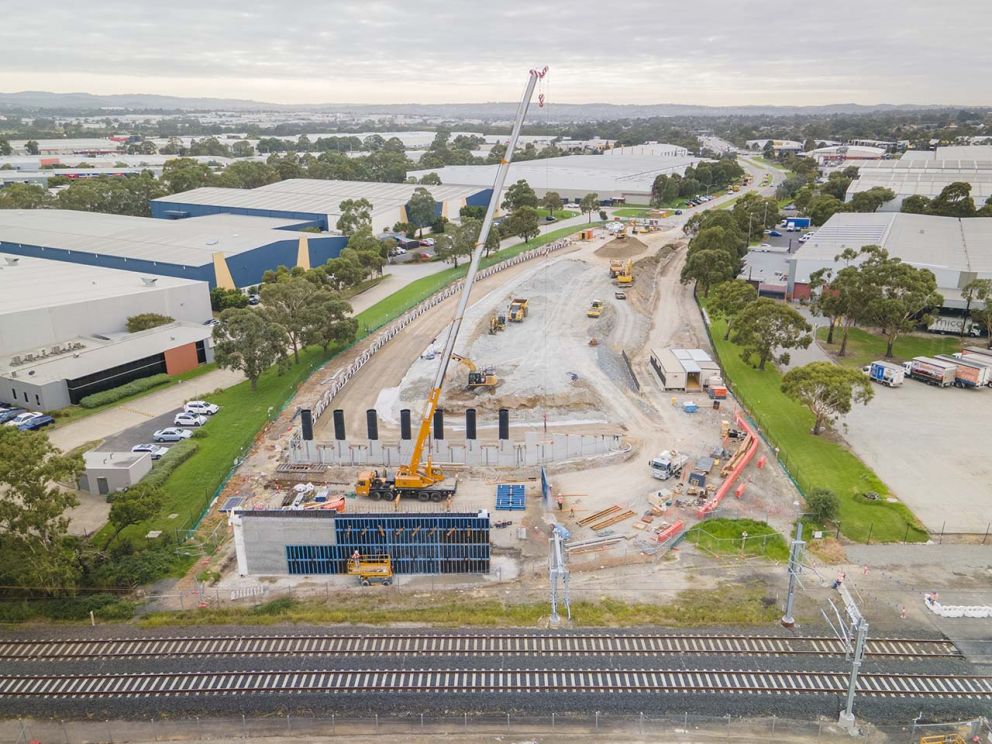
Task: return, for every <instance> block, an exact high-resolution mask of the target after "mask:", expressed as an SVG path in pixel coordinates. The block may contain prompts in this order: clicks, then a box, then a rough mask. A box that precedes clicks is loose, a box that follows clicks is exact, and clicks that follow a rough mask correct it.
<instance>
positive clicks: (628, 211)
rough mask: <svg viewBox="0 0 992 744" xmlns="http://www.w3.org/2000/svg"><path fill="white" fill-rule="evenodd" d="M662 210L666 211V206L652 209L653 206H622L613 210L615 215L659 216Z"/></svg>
mask: <svg viewBox="0 0 992 744" xmlns="http://www.w3.org/2000/svg"><path fill="white" fill-rule="evenodd" d="M662 211H666V210H665V209H664V208H660V209H651V208H640V207H622V208H620V209H614V210H613V216H614V217H658V216H659V215H660V214H661V212H662Z"/></svg>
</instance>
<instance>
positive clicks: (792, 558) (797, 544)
mask: <svg viewBox="0 0 992 744" xmlns="http://www.w3.org/2000/svg"><path fill="white" fill-rule="evenodd" d="M805 545H806V543H805V542H803V523H802V521H800V520H797V521H796V536H795V538H793V540H792V549H791V550H790V551H789V593H788V594H787V595H786V596H785V614H784V615H782V625H784V626H785V627H786V628H793V627H795V625H796V619H795V618H794V617H793V616H792V605H793V603H794V602H795V599H796V583H797V582H798V580H799V572H800V571H801V570H802V554H803V547H805Z"/></svg>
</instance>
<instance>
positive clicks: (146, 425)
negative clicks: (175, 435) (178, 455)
mask: <svg viewBox="0 0 992 744" xmlns="http://www.w3.org/2000/svg"><path fill="white" fill-rule="evenodd" d="M181 410H182V409H181V408H177V409H176V410H174V411H169V412H168V413H163V414H161V415H159V416H155V417H154V418H150V419H148V420H147V421H144V422H142V423H140V424H138V425H137V426H132V427H130V428H129V429H124V431H121V432H118V433H117V434H114V435H113V436H110V437H107V438H106V439H105V440H103V444H101V445H100V446H99V447H97V448H96V451H97V452H127V451H129V450H130V449H131V448H132V447H133V446H134V445H136V444H145V443H146V442H152V441H154V440H153V439H152V434H153V433H154V432H156V431H158V430H159V429H164V428H166V427H168V426H172V425H173V424H172V421H173V419H174V418H175V416H176V414H177V413H179V411H181ZM173 444H175V442H161V446H162V447H171V446H172V445H173Z"/></svg>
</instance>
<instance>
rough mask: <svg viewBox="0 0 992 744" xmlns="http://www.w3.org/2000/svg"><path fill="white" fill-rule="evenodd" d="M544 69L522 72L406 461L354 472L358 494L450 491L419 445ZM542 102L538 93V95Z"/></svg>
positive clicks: (431, 497)
mask: <svg viewBox="0 0 992 744" xmlns="http://www.w3.org/2000/svg"><path fill="white" fill-rule="evenodd" d="M547 72H548V68H547V67H545V68H544V69H541V70H531V71H530V74H529V76H528V78H527V87H526V89H525V90H524V95H523V98H522V99H521V100H520V103H519V104H518V106H517V115H516V118H515V119H514V122H513V129H512V130H511V133H510V139H509V141H508V142H507V145H506V152H505V154H504V155H503V159H502V160H500V163H499V167H498V168H497V169H496V180H495V182H494V184H493V191H492V196H490V198H489V206H488V207H487V208H486V216H485V217H484V218H483V220H482V229H481V230H480V231H479V239H478V242H476V244H475V250H473V251H472V260H471V261H470V262H469V265H468V274H466V276H465V283H464V284H463V285H462V291H461V295H460V296H459V298H458V305H457V307H456V308H455V317H454V319H453V320H452V322H451V326H450V327H449V328H448V336H447V339H446V340H445V342H444V351H443V352H442V353H441V355H440V357H439V358H438V367H437V372H436V373H435V375H434V381H433V383H432V384H431V391H430V393H429V395H428V396H427V402H426V403H425V405H424V409H423V413H422V414H421V417H420V427H419V428H418V430H417V438H416V439H415V440H414V444H413V452H412V453H411V455H410V461H409V462H408V463H406V464H404V465H400V466H399V467H398V468H397V469H396V472H395V474H394V475H393V476H392V477H390V476H389V474H388V473H387V471H386V470H382V471H379V470H366V471H364V472H361V473H359V474H358V481H357V482H356V484H355V493H356V494H358V495H359V496H368V497H369V498H371V499H373V500H375V501H379V500H383V499H385V500H390V501H396V502H398V501H399V499H400V498H402V497H404V496H407V497H413V498H417V499H419V500H420V501H434V502H439V501H442V500H444V499H446V498H451V497H452V496H454V494H455V491H456V490H457V488H458V481H457V480H456V479H450V478H447V477H446V476H445V474H444V472H443V471H442V470H441V468H439V467H437V466H436V465H434V460H433V457H432V456H431V454H430V451H428V453H427V461H426V462H422V461H421V458H422V457H423V455H424V449H425V448H426V446H427V442H428V439H429V438H430V434H431V422H432V420H433V418H434V412H435V411H436V410H437V403H438V400H440V398H441V389H442V387H443V385H444V376H445V373H446V372H447V371H448V364H449V363H450V362H451V359H452V355H453V352H454V350H455V341H456V340H457V339H458V331H459V330H460V329H461V326H462V320H463V319H464V317H465V310H466V308H467V307H468V300H469V295H470V294H471V292H472V284H473V283H474V282H475V276H476V274H477V273H478V271H479V262H480V261H481V260H482V253H483V251H484V250H485V247H486V240H487V239H488V238H489V231H490V229H491V228H492V225H493V217H494V216H495V214H496V206H497V203H498V201H499V195H500V194H502V193H503V186H504V185H505V183H506V176H507V173H508V172H509V170H510V161H511V160H512V159H513V151H514V150H515V149H516V147H517V141H518V140H519V139H520V128H521V127H522V126H523V123H524V118H525V117H526V116H527V109H528V108H529V107H530V99H531V97H532V96H533V95H534V89H535V88H536V87H537V83H538V81H540V80H541V79H542V78H543V77H544V76H545V75H546V74H547ZM541 103H542V105H543V98H542V101H541Z"/></svg>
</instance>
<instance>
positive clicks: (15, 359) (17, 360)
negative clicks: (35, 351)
mask: <svg viewBox="0 0 992 744" xmlns="http://www.w3.org/2000/svg"><path fill="white" fill-rule="evenodd" d="M10 363H11V364H14V365H17V364H20V363H21V358H20V357H19V356H15V357H11V359H10Z"/></svg>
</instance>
